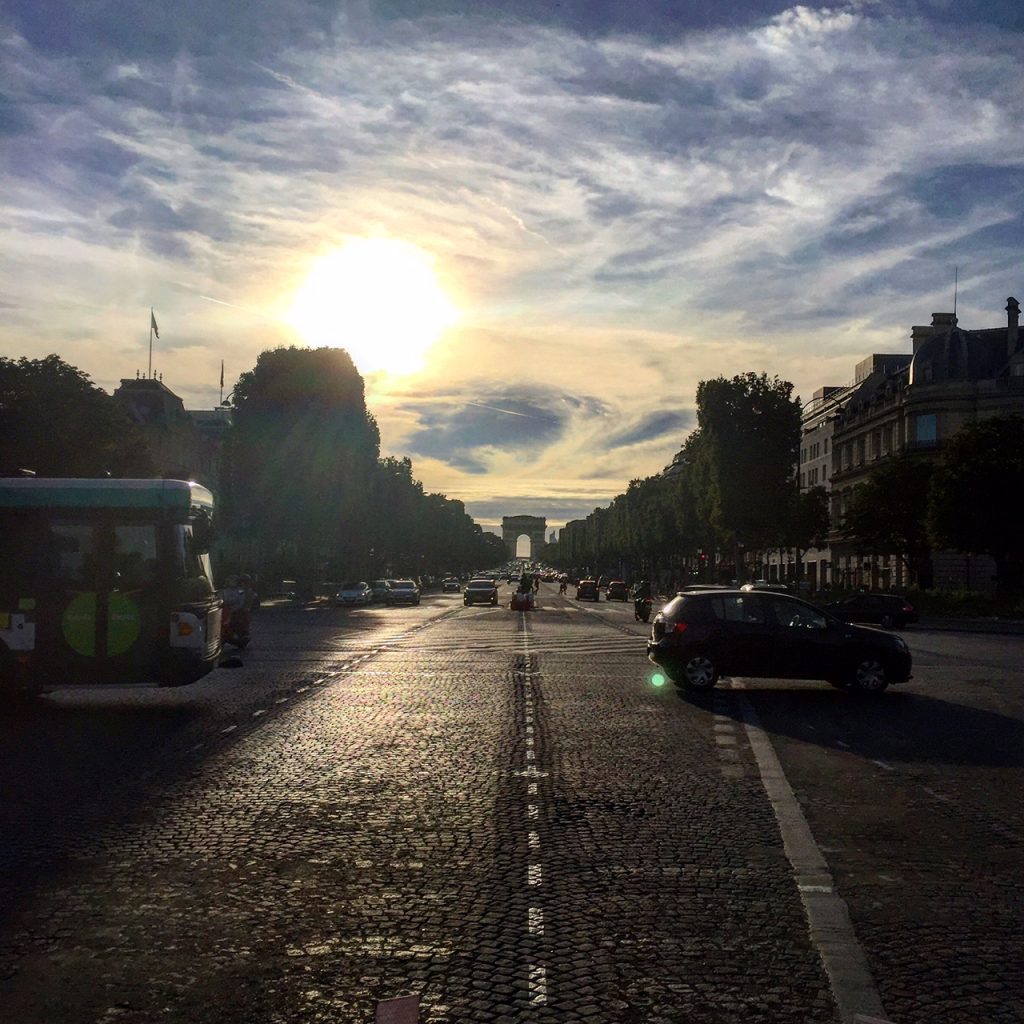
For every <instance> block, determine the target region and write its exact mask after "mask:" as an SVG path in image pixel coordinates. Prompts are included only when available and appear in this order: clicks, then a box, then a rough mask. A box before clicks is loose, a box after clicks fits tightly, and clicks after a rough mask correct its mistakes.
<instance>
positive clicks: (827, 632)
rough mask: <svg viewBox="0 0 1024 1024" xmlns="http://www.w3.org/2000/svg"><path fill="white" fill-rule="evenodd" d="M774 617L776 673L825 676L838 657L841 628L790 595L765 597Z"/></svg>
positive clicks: (786, 676)
mask: <svg viewBox="0 0 1024 1024" xmlns="http://www.w3.org/2000/svg"><path fill="white" fill-rule="evenodd" d="M766 600H767V602H768V605H769V608H768V611H769V615H770V618H771V619H773V620H774V626H773V629H774V633H775V664H776V673H775V674H776V675H777V676H778V677H779V678H781V679H828V678H830V677H831V676H834V675H836V672H837V671H838V670H839V666H840V662H841V660H842V652H841V648H842V646H843V630H842V629H841V628H840V627H839V624H838V623H836V622H835V621H834V620H833V619H830V618H829V617H828V616H827V615H825V614H824V613H823V612H821V611H819V610H818V609H817V608H815V607H814V606H813V605H809V604H807V603H806V602H804V601H798V600H795V599H794V598H787V597H782V596H778V597H776V596H771V597H768V598H766Z"/></svg>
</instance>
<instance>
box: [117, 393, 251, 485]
mask: <svg viewBox="0 0 1024 1024" xmlns="http://www.w3.org/2000/svg"><path fill="white" fill-rule="evenodd" d="M113 397H114V399H115V400H116V401H118V402H120V403H121V404H122V405H123V406H124V407H125V409H126V410H127V411H128V414H129V415H130V416H131V418H132V419H133V420H134V421H135V423H136V424H138V426H139V428H140V430H141V431H142V434H143V436H144V437H145V439H146V443H147V445H148V446H149V450H150V452H151V453H152V455H153V462H154V464H155V465H156V471H157V473H159V474H160V475H161V476H166V477H171V478H179V479H189V480H195V481H197V482H198V483H201V484H203V485H204V486H205V487H209V488H210V490H212V491H213V492H214V494H217V493H218V485H219V482H220V452H221V448H222V446H223V443H224V438H225V437H226V436H227V432H228V429H229V428H230V426H231V410H230V409H227V408H218V409H204V410H187V409H186V408H185V403H184V402H183V401H182V400H181V398H179V397H178V396H177V395H176V394H175V393H174V392H173V391H172V390H171V389H170V388H169V387H167V386H166V385H165V384H164V382H163V379H162V378H160V377H136V378H135V379H134V380H132V379H130V378H124V379H122V380H121V384H120V386H119V387H118V388H117V389H116V390H115V391H114V394H113Z"/></svg>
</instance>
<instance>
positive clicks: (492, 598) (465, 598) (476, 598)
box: [462, 578, 498, 606]
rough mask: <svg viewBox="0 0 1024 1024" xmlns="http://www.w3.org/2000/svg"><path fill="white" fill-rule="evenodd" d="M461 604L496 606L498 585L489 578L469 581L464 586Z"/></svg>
mask: <svg viewBox="0 0 1024 1024" xmlns="http://www.w3.org/2000/svg"><path fill="white" fill-rule="evenodd" d="M462 603H463V604H464V605H467V606H468V605H471V604H497V603H498V584H497V583H495V582H494V580H492V579H490V578H487V579H475V580H470V581H469V582H468V583H467V584H466V589H465V590H464V591H463V592H462Z"/></svg>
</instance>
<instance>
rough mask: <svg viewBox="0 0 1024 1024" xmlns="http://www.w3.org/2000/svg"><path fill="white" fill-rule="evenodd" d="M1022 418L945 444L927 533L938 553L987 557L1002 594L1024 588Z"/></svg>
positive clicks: (969, 429) (995, 420)
mask: <svg viewBox="0 0 1024 1024" xmlns="http://www.w3.org/2000/svg"><path fill="white" fill-rule="evenodd" d="M1022 493H1024V416H999V417H992V418H991V419H984V420H978V421H977V422H974V423H970V424H968V425H967V426H965V427H963V428H962V429H961V430H960V431H959V432H958V433H956V434H955V435H954V436H953V437H952V438H950V440H949V442H948V443H947V444H946V446H945V448H944V450H943V452H942V456H941V458H940V460H939V464H938V466H937V467H936V470H935V476H934V478H933V479H932V486H931V493H930V497H929V502H928V528H929V531H930V534H931V538H932V541H933V543H934V544H935V545H936V546H937V547H940V546H941V547H948V548H953V549H955V550H957V551H968V552H971V553H975V554H982V553H984V554H989V555H991V556H992V558H993V559H994V560H995V563H996V577H997V586H998V588H999V590H1000V591H1002V592H1003V593H1008V592H1012V591H1018V590H1019V589H1020V588H1021V584H1022V583H1024V530H1021V520H1020V501H1019V499H1018V498H1015V497H1014V495H1020V494H1022Z"/></svg>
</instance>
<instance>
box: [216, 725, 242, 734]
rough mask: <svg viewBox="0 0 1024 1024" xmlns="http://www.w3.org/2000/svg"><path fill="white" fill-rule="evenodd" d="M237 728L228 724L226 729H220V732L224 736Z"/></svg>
mask: <svg viewBox="0 0 1024 1024" xmlns="http://www.w3.org/2000/svg"><path fill="white" fill-rule="evenodd" d="M237 728H238V726H237V725H229V726H228V727H227V728H226V729H221V731H220V733H221V735H222V736H224V735H226V734H227V733H229V732H234V731H235V730H236V729H237Z"/></svg>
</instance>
